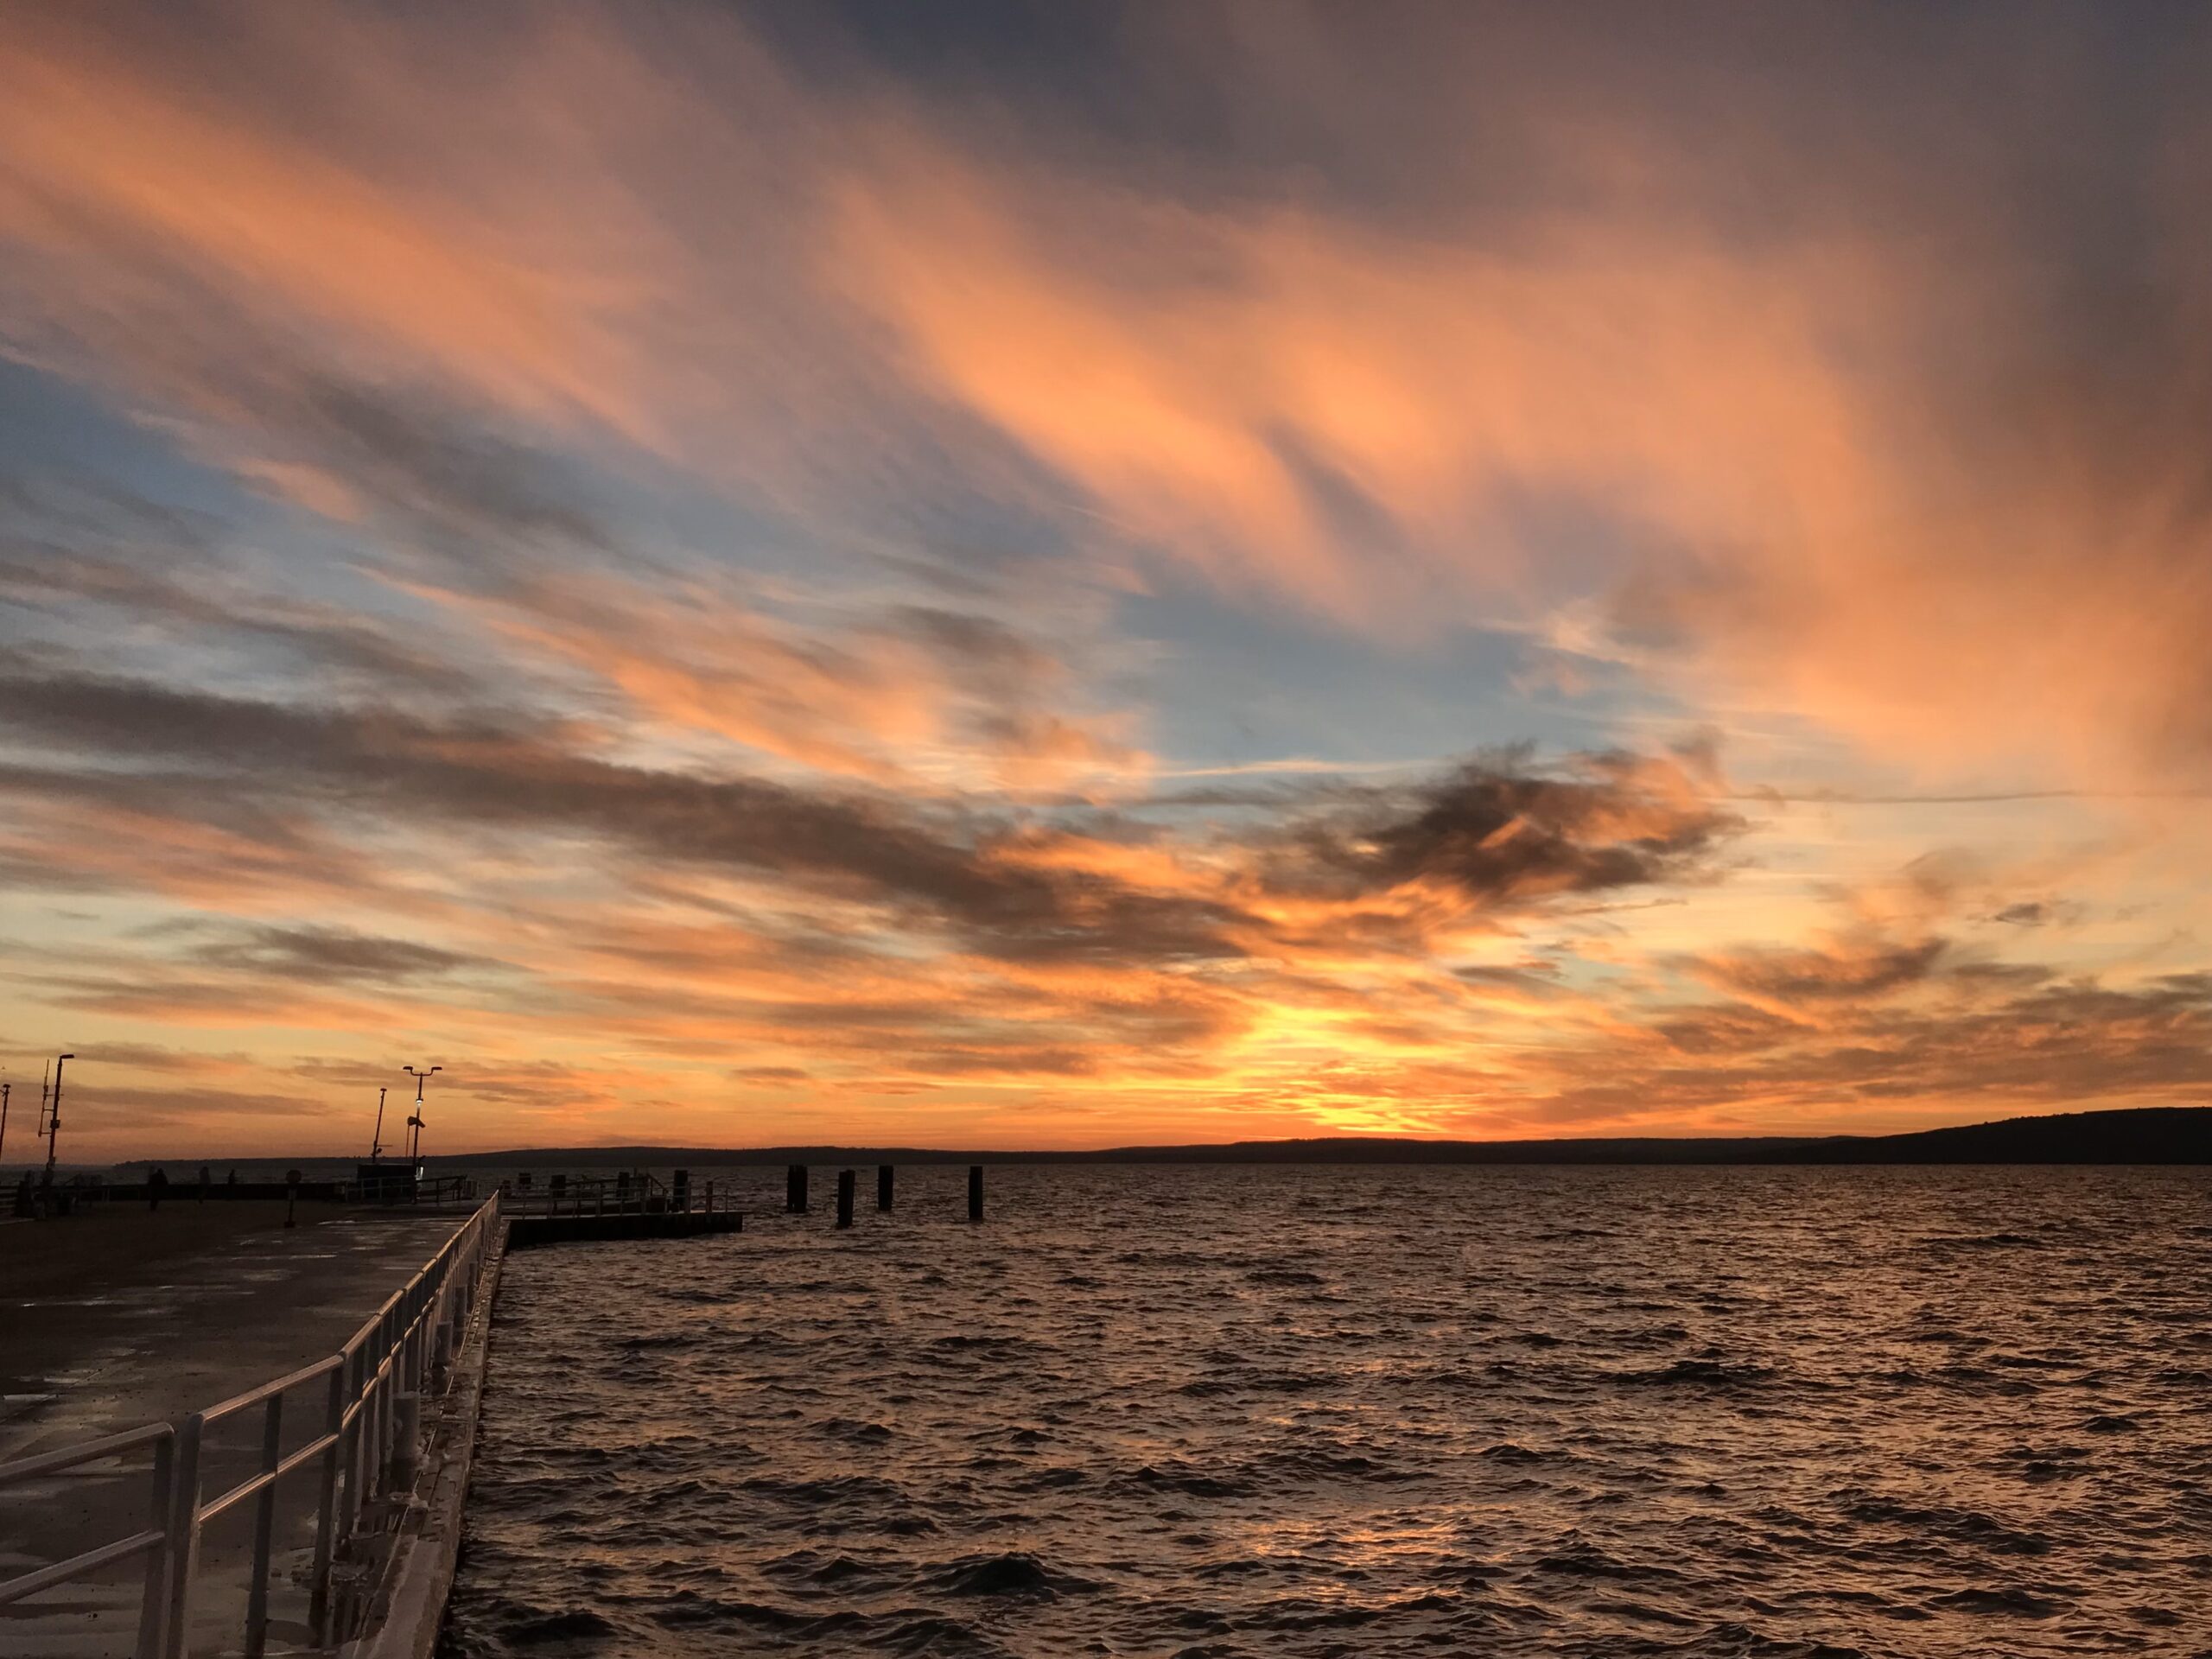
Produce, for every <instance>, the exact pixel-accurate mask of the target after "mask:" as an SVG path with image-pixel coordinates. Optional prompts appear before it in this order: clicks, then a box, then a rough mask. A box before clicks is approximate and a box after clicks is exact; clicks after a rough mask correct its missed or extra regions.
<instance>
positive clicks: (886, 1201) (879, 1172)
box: [875, 1164, 892, 1210]
mask: <svg viewBox="0 0 2212 1659" xmlns="http://www.w3.org/2000/svg"><path fill="white" fill-rule="evenodd" d="M891 1174H892V1166H891V1165H889V1164H878V1165H877V1166H875V1207H876V1208H877V1209H879V1210H888V1209H889V1208H890V1207H891Z"/></svg>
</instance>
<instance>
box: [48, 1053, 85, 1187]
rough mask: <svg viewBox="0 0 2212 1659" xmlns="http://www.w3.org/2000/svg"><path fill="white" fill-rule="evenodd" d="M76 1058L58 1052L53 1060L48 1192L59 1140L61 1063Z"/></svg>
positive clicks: (52, 1185)
mask: <svg viewBox="0 0 2212 1659" xmlns="http://www.w3.org/2000/svg"><path fill="white" fill-rule="evenodd" d="M75 1058H77V1057H76V1056H75V1055H74V1054H59V1055H56V1056H55V1057H54V1097H53V1099H52V1100H51V1101H49V1102H48V1105H47V1111H46V1188H47V1191H48V1192H52V1191H53V1190H54V1148H55V1147H56V1146H58V1145H59V1144H60V1140H61V1065H62V1062H63V1061H65V1060H73V1059H75Z"/></svg>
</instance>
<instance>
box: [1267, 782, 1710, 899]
mask: <svg viewBox="0 0 2212 1659" xmlns="http://www.w3.org/2000/svg"><path fill="white" fill-rule="evenodd" d="M1650 764H1651V763H1647V762H1642V761H1638V760H1635V759H1634V758H1632V757H1629V756H1624V755H1618V754H1613V755H1592V756H1584V757H1581V758H1580V760H1579V763H1578V768H1577V771H1576V772H1574V773H1572V774H1569V775H1561V776H1552V775H1546V774H1545V773H1544V772H1541V771H1539V770H1537V769H1535V767H1533V766H1532V765H1531V764H1530V756H1529V752H1528V751H1527V750H1525V749H1508V750H1503V751H1500V752H1498V753H1496V754H1493V755H1490V756H1487V757H1485V758H1483V759H1480V760H1476V761H1473V762H1471V763H1470V764H1468V765H1467V766H1463V767H1461V768H1460V769H1459V771H1458V772H1454V773H1452V775H1451V776H1450V777H1448V778H1446V779H1441V780H1440V781H1437V782H1433V783H1429V784H1425V785H1420V786H1418V787H1416V788H1414V789H1411V790H1407V791H1395V792H1390V793H1373V794H1370V797H1369V798H1367V800H1366V801H1365V802H1364V803H1363V804H1362V805H1361V806H1360V807H1358V808H1357V809H1354V810H1350V811H1347V812H1344V813H1341V814H1333V815H1325V816H1324V817H1319V818H1317V819H1315V820H1314V821H1313V822H1311V823H1306V824H1305V825H1303V826H1301V827H1300V829H1298V830H1296V831H1295V832H1294V836H1293V838H1292V843H1291V844H1292V847H1293V848H1294V857H1293V859H1292V860H1291V861H1287V862H1286V863H1284V864H1282V865H1281V869H1282V873H1283V874H1284V875H1285V876H1286V877H1287V879H1288V880H1290V881H1291V882H1292V883H1293V884H1294V885H1296V884H1308V885H1312V886H1315V887H1320V888H1323V889H1333V890H1338V891H1348V892H1370V893H1371V892H1378V891H1383V890H1386V889H1389V888H1391V887H1401V886H1403V885H1404V884H1406V883H1408V882H1410V881H1416V880H1435V881H1443V882H1448V883H1450V884H1451V885H1452V886H1454V887H1458V888H1459V889H1460V890H1461V891H1463V892H1464V893H1467V894H1468V895H1470V896H1471V897H1475V898H1478V899H1516V898H1521V897H1525V896H1529V895H1536V894H1545V893H1596V892H1601V891H1604V890H1606V889H1609V888H1615V887H1639V886H1648V885H1649V884H1652V883H1655V882H1660V881H1666V880H1677V879H1680V878H1681V877H1683V876H1686V875H1688V874H1692V873H1693V872H1694V870H1695V869H1696V868H1698V866H1699V865H1700V862H1701V861H1704V860H1706V859H1707V858H1708V857H1709V856H1710V855H1713V853H1714V852H1715V851H1716V850H1717V849H1719V845H1720V844H1721V843H1722V842H1725V841H1726V840H1727V839H1728V838H1729V837H1730V836H1733V835H1734V834H1735V833H1737V832H1738V830H1740V829H1742V828H1743V827H1744V826H1743V821H1742V820H1741V819H1740V818H1738V817H1736V815H1735V814H1733V813H1732V812H1730V811H1728V810H1725V809H1723V808H1721V807H1719V806H1716V805H1714V804H1713V803H1712V802H1710V801H1709V800H1707V799H1706V798H1704V797H1703V796H1702V795H1700V794H1696V793H1693V792H1691V791H1689V790H1688V788H1687V786H1686V785H1687V784H1688V779H1687V778H1686V777H1685V776H1684V774H1682V773H1681V772H1679V771H1676V770H1674V769H1672V768H1668V769H1667V770H1666V771H1665V772H1663V773H1662V774H1661V775H1657V776H1655V775H1654V774H1652V773H1651V772H1649V769H1648V768H1649V766H1650Z"/></svg>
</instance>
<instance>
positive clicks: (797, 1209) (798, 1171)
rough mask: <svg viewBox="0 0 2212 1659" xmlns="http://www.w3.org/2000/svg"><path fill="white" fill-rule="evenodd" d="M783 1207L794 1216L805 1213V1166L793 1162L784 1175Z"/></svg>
mask: <svg viewBox="0 0 2212 1659" xmlns="http://www.w3.org/2000/svg"><path fill="white" fill-rule="evenodd" d="M784 1209H785V1211H787V1212H788V1213H790V1214H791V1215H794V1216H803V1215H804V1214H805V1213H806V1166H805V1165H804V1164H793V1165H792V1166H791V1168H790V1169H789V1171H787V1172H786V1173H785V1176H784Z"/></svg>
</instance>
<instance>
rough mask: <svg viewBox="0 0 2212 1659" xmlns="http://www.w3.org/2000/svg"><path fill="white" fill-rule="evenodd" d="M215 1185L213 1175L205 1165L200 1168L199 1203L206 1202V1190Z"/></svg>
mask: <svg viewBox="0 0 2212 1659" xmlns="http://www.w3.org/2000/svg"><path fill="white" fill-rule="evenodd" d="M214 1184H215V1173H214V1172H213V1170H211V1169H209V1168H208V1167H207V1165H205V1164H202V1165H200V1203H202V1204H205V1203H207V1189H208V1188H209V1187H211V1186H213V1185H214Z"/></svg>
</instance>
